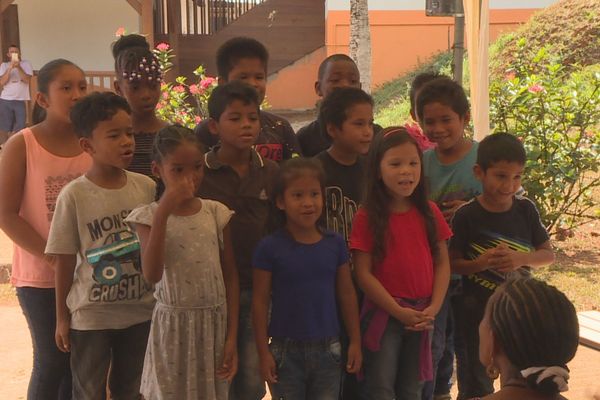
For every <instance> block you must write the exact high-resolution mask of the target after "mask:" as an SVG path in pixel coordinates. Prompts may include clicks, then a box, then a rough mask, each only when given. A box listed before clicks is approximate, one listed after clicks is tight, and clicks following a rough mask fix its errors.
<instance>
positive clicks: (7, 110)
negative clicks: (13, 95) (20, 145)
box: [0, 99, 26, 144]
mask: <svg viewBox="0 0 600 400" xmlns="http://www.w3.org/2000/svg"><path fill="white" fill-rule="evenodd" d="M25 119H26V114H25V101H24V100H4V99H0V131H4V132H9V133H10V132H18V131H20V130H21V129H23V128H25ZM0 144H2V143H0Z"/></svg>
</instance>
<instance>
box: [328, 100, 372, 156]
mask: <svg viewBox="0 0 600 400" xmlns="http://www.w3.org/2000/svg"><path fill="white" fill-rule="evenodd" d="M327 132H328V133H329V134H330V135H331V138H332V140H333V143H334V146H336V147H338V148H339V149H340V150H342V151H344V152H347V153H352V154H362V155H364V154H367V153H368V152H369V146H371V141H372V140H373V106H371V105H370V104H369V103H362V104H355V105H353V106H352V107H350V108H349V109H348V110H346V120H345V121H344V122H343V123H342V127H341V129H340V128H338V127H337V126H335V125H329V126H328V127H327Z"/></svg>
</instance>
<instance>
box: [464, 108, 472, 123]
mask: <svg viewBox="0 0 600 400" xmlns="http://www.w3.org/2000/svg"><path fill="white" fill-rule="evenodd" d="M469 121H471V112H470V111H467V112H466V113H465V116H464V117H463V123H464V125H465V126H467V125H469Z"/></svg>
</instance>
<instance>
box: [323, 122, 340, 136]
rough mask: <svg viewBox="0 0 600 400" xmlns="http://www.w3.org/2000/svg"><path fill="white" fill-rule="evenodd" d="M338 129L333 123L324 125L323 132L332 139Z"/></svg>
mask: <svg viewBox="0 0 600 400" xmlns="http://www.w3.org/2000/svg"><path fill="white" fill-rule="evenodd" d="M339 131H340V128H338V127H337V126H335V124H327V125H325V133H326V134H327V136H328V137H329V138H330V139H333V138H334V137H335V136H336V135H337V134H338V132H339Z"/></svg>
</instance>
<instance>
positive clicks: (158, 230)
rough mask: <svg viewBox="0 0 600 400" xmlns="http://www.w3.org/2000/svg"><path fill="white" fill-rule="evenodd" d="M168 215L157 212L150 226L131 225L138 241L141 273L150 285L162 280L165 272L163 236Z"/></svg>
mask: <svg viewBox="0 0 600 400" xmlns="http://www.w3.org/2000/svg"><path fill="white" fill-rule="evenodd" d="M167 218H168V215H164V213H161V212H159V210H157V212H156V213H154V217H153V218H152V226H148V225H144V224H138V223H133V225H134V226H135V232H136V233H137V235H138V238H139V239H140V247H141V252H142V273H143V274H144V278H145V279H146V280H147V281H148V282H150V283H157V282H159V281H160V280H161V279H162V275H163V272H164V270H165V236H166V231H167Z"/></svg>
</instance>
